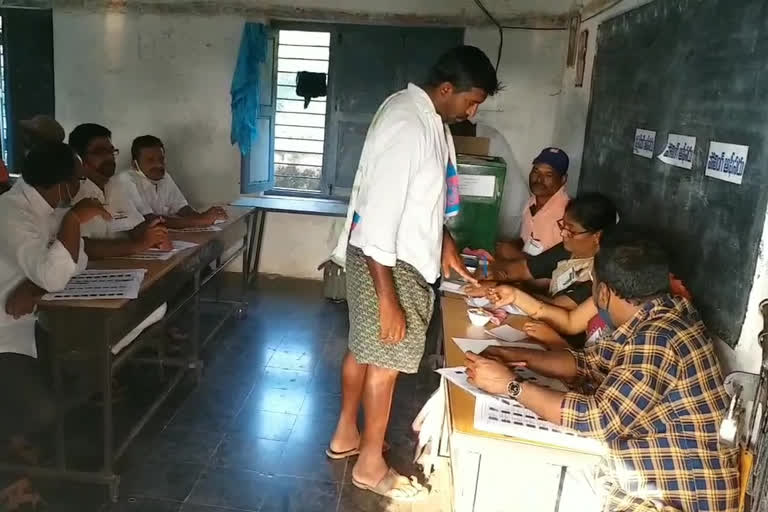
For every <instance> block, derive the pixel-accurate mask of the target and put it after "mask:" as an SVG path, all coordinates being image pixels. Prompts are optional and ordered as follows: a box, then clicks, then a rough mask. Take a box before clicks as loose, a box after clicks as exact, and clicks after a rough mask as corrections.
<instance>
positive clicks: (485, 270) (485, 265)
mask: <svg viewBox="0 0 768 512" xmlns="http://www.w3.org/2000/svg"><path fill="white" fill-rule="evenodd" d="M480 264H481V265H482V266H483V279H488V260H487V259H485V258H483V259H481V260H480Z"/></svg>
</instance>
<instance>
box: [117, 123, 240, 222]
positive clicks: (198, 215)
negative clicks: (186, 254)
mask: <svg viewBox="0 0 768 512" xmlns="http://www.w3.org/2000/svg"><path fill="white" fill-rule="evenodd" d="M131 160H132V165H133V168H132V169H130V170H128V171H124V172H121V173H119V174H118V175H117V176H116V177H115V187H116V188H115V193H116V194H120V195H121V196H122V197H129V198H130V199H131V201H132V202H133V204H134V206H135V207H136V209H137V210H139V212H141V214H142V215H144V216H145V217H148V218H151V217H153V216H161V217H163V218H164V219H165V224H166V225H167V226H168V227H169V228H173V229H183V228H192V227H205V226H211V225H213V224H214V223H215V222H216V221H223V220H226V219H227V213H226V212H225V211H224V209H223V208H221V207H218V206H214V207H212V208H209V209H208V210H206V211H204V212H198V211H196V210H194V209H193V208H192V207H191V206H189V203H187V200H186V199H185V198H184V195H183V194H182V193H181V190H179V187H178V186H177V185H176V182H174V181H173V178H171V176H170V174H168V173H167V172H166V169H165V146H163V141H161V140H160V139H158V138H157V137H155V136H154V135H142V136H141V137H136V138H135V139H134V140H133V144H131Z"/></svg>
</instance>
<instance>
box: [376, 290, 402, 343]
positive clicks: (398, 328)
mask: <svg viewBox="0 0 768 512" xmlns="http://www.w3.org/2000/svg"><path fill="white" fill-rule="evenodd" d="M379 326H380V331H379V339H381V341H383V342H384V343H387V344H397V343H400V342H401V341H403V338H405V312H404V311H403V308H402V307H401V306H400V303H399V302H398V301H397V298H390V299H387V300H380V301H379Z"/></svg>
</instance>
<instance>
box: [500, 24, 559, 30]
mask: <svg viewBox="0 0 768 512" xmlns="http://www.w3.org/2000/svg"><path fill="white" fill-rule="evenodd" d="M501 28H503V29H504V30H568V27H522V26H512V25H502V26H501Z"/></svg>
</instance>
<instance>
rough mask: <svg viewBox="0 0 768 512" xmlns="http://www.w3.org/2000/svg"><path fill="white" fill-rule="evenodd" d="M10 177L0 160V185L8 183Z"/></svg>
mask: <svg viewBox="0 0 768 512" xmlns="http://www.w3.org/2000/svg"><path fill="white" fill-rule="evenodd" d="M8 180H10V176H8V167H6V166H5V162H3V159H2V158H0V183H8Z"/></svg>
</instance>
